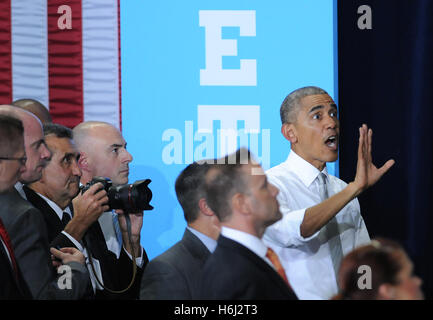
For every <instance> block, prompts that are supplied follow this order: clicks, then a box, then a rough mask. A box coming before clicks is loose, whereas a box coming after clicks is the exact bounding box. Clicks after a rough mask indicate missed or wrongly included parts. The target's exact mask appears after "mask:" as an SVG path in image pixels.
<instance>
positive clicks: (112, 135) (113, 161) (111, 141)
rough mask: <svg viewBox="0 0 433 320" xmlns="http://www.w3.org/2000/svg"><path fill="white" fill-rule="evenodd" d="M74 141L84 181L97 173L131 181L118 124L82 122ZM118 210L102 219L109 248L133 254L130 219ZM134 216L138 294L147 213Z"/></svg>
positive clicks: (117, 180)
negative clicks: (142, 232)
mask: <svg viewBox="0 0 433 320" xmlns="http://www.w3.org/2000/svg"><path fill="white" fill-rule="evenodd" d="M73 134H74V141H75V143H76V146H77V148H78V151H79V153H80V157H79V161H78V165H79V167H80V169H81V171H82V175H81V180H80V182H81V183H82V184H86V183H87V182H89V181H91V180H92V178H93V177H95V176H102V177H107V178H109V179H111V181H112V182H113V185H122V184H126V183H128V176H129V163H130V162H131V161H132V156H131V154H130V153H129V152H128V151H127V150H126V141H125V139H124V138H123V136H122V133H121V132H120V131H119V130H118V129H117V128H116V127H114V126H112V125H111V124H109V123H106V122H99V121H86V122H83V123H80V124H79V125H77V126H76V127H75V128H74V129H73ZM115 212H116V213H117V214H116V213H113V212H106V213H104V214H103V215H102V216H101V217H100V218H99V222H100V225H101V228H102V229H103V232H104V236H105V238H106V242H107V247H108V249H109V250H110V251H112V252H114V253H116V254H117V255H119V254H120V252H121V251H123V250H122V247H121V244H123V249H124V250H126V252H127V253H128V254H129V255H130V257H131V253H132V248H131V245H130V242H129V239H128V233H127V228H126V219H125V216H124V215H123V212H122V211H121V210H116V211H115ZM117 215H118V221H119V223H120V232H121V239H119V240H116V232H115V225H116V219H117ZM129 217H130V219H131V241H132V246H133V248H134V255H135V256H136V257H139V258H138V259H137V265H138V266H140V268H139V270H138V271H139V274H138V275H139V276H138V277H137V279H136V281H135V284H136V289H137V291H136V294H137V295H136V297H137V298H138V294H139V290H140V281H141V275H142V271H143V269H144V266H145V265H146V264H147V262H148V258H147V255H146V252H145V251H144V249H143V248H142V247H141V244H140V232H141V228H142V226H143V213H142V212H139V213H130V214H129Z"/></svg>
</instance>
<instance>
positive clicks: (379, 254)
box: [333, 238, 423, 300]
mask: <svg viewBox="0 0 433 320" xmlns="http://www.w3.org/2000/svg"><path fill="white" fill-rule="evenodd" d="M412 272H413V265H412V262H411V261H410V259H409V257H408V256H407V254H406V252H405V251H404V249H403V248H402V247H401V246H400V245H399V244H398V243H397V242H395V241H392V240H389V239H383V238H378V239H376V240H372V242H371V244H368V245H364V246H361V247H358V248H356V249H355V250H353V251H351V252H350V253H349V254H347V255H346V256H345V257H344V259H343V261H342V262H341V266H340V270H339V275H338V278H339V286H340V293H339V294H338V295H337V296H335V297H334V298H333V299H334V300H418V299H423V294H422V292H421V290H420V287H421V283H422V282H421V280H420V279H419V278H418V277H416V276H414V275H413V273H412Z"/></svg>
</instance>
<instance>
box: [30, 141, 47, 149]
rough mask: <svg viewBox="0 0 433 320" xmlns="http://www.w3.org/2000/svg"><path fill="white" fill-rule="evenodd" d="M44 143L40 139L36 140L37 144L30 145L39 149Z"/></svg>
mask: <svg viewBox="0 0 433 320" xmlns="http://www.w3.org/2000/svg"><path fill="white" fill-rule="evenodd" d="M42 143H44V139H39V140H36V141H35V142H33V143H32V144H31V145H30V147H34V146H37V147H39V146H40V145H41V144H42Z"/></svg>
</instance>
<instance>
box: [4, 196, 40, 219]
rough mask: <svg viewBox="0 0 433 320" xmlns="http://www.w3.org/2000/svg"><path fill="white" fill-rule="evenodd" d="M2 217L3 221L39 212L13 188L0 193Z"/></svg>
mask: <svg viewBox="0 0 433 320" xmlns="http://www.w3.org/2000/svg"><path fill="white" fill-rule="evenodd" d="M0 203H1V206H2V210H1V213H2V219H4V222H5V223H7V221H9V222H11V221H16V220H19V219H20V218H21V217H22V216H23V215H27V214H34V212H39V210H38V209H36V208H35V207H34V206H33V205H32V204H31V203H30V202H29V201H27V200H25V199H23V198H22V197H21V196H20V195H19V193H18V191H16V190H13V191H11V192H8V193H4V194H1V195H0Z"/></svg>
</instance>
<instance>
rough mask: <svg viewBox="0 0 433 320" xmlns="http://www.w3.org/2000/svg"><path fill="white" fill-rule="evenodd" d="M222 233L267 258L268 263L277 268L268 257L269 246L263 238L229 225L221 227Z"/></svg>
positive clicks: (264, 258)
mask: <svg viewBox="0 0 433 320" xmlns="http://www.w3.org/2000/svg"><path fill="white" fill-rule="evenodd" d="M221 235H223V236H224V237H226V238H228V239H231V240H233V241H236V242H238V243H240V244H241V245H243V246H244V247H247V248H248V249H250V250H251V251H252V252H254V253H255V254H256V255H258V256H259V257H260V258H262V259H263V260H265V261H266V263H268V264H269V265H270V266H271V267H272V268H273V269H275V267H274V265H273V264H272V262H271V261H270V260H269V259H268V258H266V252H267V251H268V247H267V246H266V245H265V244H264V243H263V241H262V240H261V239H259V238H257V237H256V236H253V235H252V234H249V233H246V232H243V231H240V230H236V229H232V228H228V227H221Z"/></svg>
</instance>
